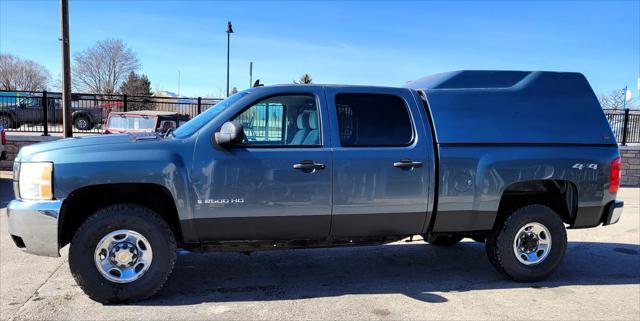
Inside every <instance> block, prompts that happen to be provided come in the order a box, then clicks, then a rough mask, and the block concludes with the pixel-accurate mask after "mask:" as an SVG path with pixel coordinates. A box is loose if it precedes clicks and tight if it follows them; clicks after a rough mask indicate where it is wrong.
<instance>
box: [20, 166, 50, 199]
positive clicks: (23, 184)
mask: <svg viewBox="0 0 640 321" xmlns="http://www.w3.org/2000/svg"><path fill="white" fill-rule="evenodd" d="M52 174H53V163H48V162H41V163H21V164H20V171H19V173H18V177H19V178H18V186H19V190H20V198H22V199H27V200H50V199H53V181H52V177H53V175H52Z"/></svg>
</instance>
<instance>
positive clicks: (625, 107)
mask: <svg viewBox="0 0 640 321" xmlns="http://www.w3.org/2000/svg"><path fill="white" fill-rule="evenodd" d="M627 87H628V86H624V89H623V90H622V106H623V107H622V109H627Z"/></svg>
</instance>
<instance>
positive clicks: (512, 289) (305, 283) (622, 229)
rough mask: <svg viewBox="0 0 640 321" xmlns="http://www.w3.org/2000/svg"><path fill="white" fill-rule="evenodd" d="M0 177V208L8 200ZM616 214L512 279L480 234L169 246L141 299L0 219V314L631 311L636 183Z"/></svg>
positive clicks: (557, 314)
mask: <svg viewBox="0 0 640 321" xmlns="http://www.w3.org/2000/svg"><path fill="white" fill-rule="evenodd" d="M7 190H10V181H9V180H7V179H1V178H0V206H5V205H1V204H2V202H4V201H6V199H7V197H8V198H10V197H11V195H10V192H7ZM620 196H621V197H620V198H623V199H624V200H625V213H624V215H623V217H622V220H621V222H620V223H618V224H616V225H613V226H609V227H599V228H596V229H586V230H571V231H569V240H570V244H569V249H568V251H567V256H566V258H565V261H564V263H563V265H562V267H561V268H560V269H559V270H558V271H557V272H556V273H555V274H554V275H553V276H552V277H551V278H550V279H548V280H547V281H544V282H539V283H533V284H520V283H514V282H511V281H508V280H506V279H505V278H504V277H503V276H501V275H499V274H498V273H497V272H495V271H494V270H493V268H492V267H491V265H490V264H489V262H488V260H487V259H486V256H485V253H484V248H483V246H482V244H479V243H474V242H470V241H466V242H462V243H460V244H459V245H457V246H454V247H452V248H448V249H443V248H437V247H434V246H429V245H427V244H425V243H423V242H422V241H418V242H414V243H407V244H404V242H398V243H394V244H390V245H385V246H377V247H375V246H371V247H369V246H367V247H357V248H333V249H310V250H290V251H272V252H260V253H254V254H252V255H250V256H246V255H243V254H237V253H210V254H192V253H181V254H180V255H179V259H178V263H177V264H176V268H175V270H174V273H173V275H172V277H171V278H170V280H169V282H168V283H167V285H166V286H165V287H164V288H163V289H162V290H161V291H160V293H159V294H158V295H156V296H155V297H153V298H151V299H150V300H147V301H144V302H139V303H134V304H130V305H122V306H105V305H101V304H99V303H96V302H93V301H91V300H90V299H89V298H87V297H86V296H85V295H84V294H83V293H82V291H81V290H80V289H79V288H78V287H77V286H76V285H75V282H74V281H73V279H72V277H71V275H70V273H69V268H68V265H67V262H66V249H65V250H63V257H62V258H59V259H55V258H42V257H37V256H32V255H28V254H25V253H22V252H21V251H19V250H18V249H16V248H15V246H14V245H13V243H12V242H11V240H10V238H9V236H8V234H7V231H6V217H5V215H4V209H2V212H3V213H1V216H2V219H1V221H0V225H1V229H2V230H1V232H0V233H1V235H0V241H1V243H0V245H1V248H0V249H1V251H2V253H1V255H0V268H1V271H2V273H1V275H0V281H1V283H0V287H1V295H2V298H1V301H2V302H1V306H0V308H1V310H2V315H1V316H2V319H3V320H5V319H16V320H23V319H57V320H63V319H64V320H69V319H96V320H120V319H140V320H164V319H194V320H195V319H197V320H201V319H225V320H226V319H236V320H264V319H325V320H334V319H351V320H370V319H381V320H398V319H475V320H480V319H562V320H566V319H609V320H610V319H640V255H639V252H640V229H639V228H640V207H639V202H640V189H637V188H633V189H631V188H627V189H622V190H621V192H620Z"/></svg>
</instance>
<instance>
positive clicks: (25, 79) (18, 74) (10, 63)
mask: <svg viewBox="0 0 640 321" xmlns="http://www.w3.org/2000/svg"><path fill="white" fill-rule="evenodd" d="M50 79H51V74H50V73H49V71H48V70H47V68H45V67H44V66H43V65H41V64H38V63H37V62H35V61H33V60H28V59H20V58H18V57H16V56H14V55H9V54H0V89H2V90H27V91H39V90H46V89H47V87H49V80H50Z"/></svg>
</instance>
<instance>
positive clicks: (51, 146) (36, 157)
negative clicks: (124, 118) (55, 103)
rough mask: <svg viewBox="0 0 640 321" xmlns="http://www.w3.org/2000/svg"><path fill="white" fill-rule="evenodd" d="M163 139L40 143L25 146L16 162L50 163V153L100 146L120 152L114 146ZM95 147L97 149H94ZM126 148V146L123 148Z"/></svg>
mask: <svg viewBox="0 0 640 321" xmlns="http://www.w3.org/2000/svg"><path fill="white" fill-rule="evenodd" d="M161 139H162V138H161V137H160V136H159V135H157V134H155V133H135V134H134V133H127V134H115V135H95V136H85V137H78V138H65V139H60V140H56V141H51V142H46V143H38V144H32V145H27V146H24V147H22V148H21V149H20V152H19V153H18V156H17V157H16V161H18V162H25V161H48V160H49V159H46V156H45V154H47V153H48V152H54V151H55V152H56V154H59V153H65V152H69V151H70V150H71V149H73V150H82V151H84V150H85V148H95V147H97V146H100V147H98V148H100V149H101V150H114V151H116V150H118V149H120V148H118V147H117V146H113V145H130V144H136V143H142V142H145V141H158V140H161ZM94 146H95V147H94ZM122 147H124V146H122Z"/></svg>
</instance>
